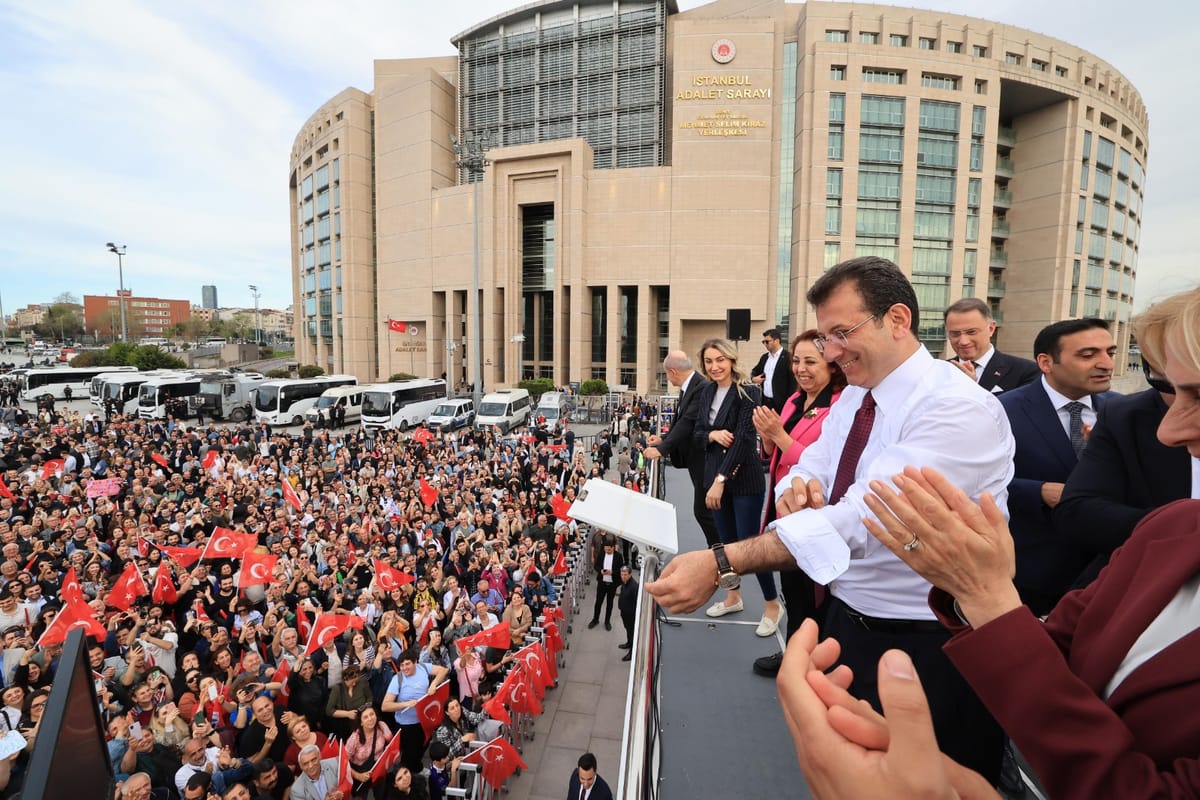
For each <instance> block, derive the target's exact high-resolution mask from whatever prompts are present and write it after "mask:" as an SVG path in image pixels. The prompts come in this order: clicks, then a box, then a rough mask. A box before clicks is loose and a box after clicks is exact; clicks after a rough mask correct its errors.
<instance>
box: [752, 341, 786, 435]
mask: <svg viewBox="0 0 1200 800" xmlns="http://www.w3.org/2000/svg"><path fill="white" fill-rule="evenodd" d="M762 337H763V338H762V343H763V347H765V348H767V352H765V353H763V354H762V357H761V358H759V359H758V363H757V364H755V365H754V369H752V370H750V377H751V379H752V380H753V381H754V382H755V383H757V384H758V385H759V386H761V387H762V391H763V405H764V406H770V407H771V408H773V409H775V413H776V414H778V413H780V412H781V411H783V404H784V403H786V402H787V399H788V398H789V397H791V396H792V395H793V394H794V393H795V392H796V376H795V375H794V374H793V373H792V356H791V354H790V353H788V351H787V350H786V349H785V348H784V346H783V342H781V341H780V338H779V337H780V333H779V329H778V328H768V329H767V330H765V331H763V333H762Z"/></svg>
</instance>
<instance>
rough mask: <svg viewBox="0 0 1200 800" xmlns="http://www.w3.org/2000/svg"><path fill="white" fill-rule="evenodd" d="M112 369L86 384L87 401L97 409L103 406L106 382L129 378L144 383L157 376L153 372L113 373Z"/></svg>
mask: <svg viewBox="0 0 1200 800" xmlns="http://www.w3.org/2000/svg"><path fill="white" fill-rule="evenodd" d="M112 369H113V368H112V367H110V368H109V371H108V372H101V373H100V374H99V375H97V376H96V377H94V378H92V381H91V383H90V384H88V399H89V400H90V401H91V403H92V405H94V406H96V407H97V408H101V407H103V406H104V384H105V383H106V382H108V381H111V380H116V379H117V378H130V377H132V378H135V379H138V380H139V382H140V381H144V380H145V379H146V378H147V377H152V376H154V375H156V374H158V373H155V372H132V373H131V372H113V371H112ZM139 376H140V377H139Z"/></svg>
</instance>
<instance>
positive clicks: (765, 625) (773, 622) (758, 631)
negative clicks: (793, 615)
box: [754, 614, 782, 639]
mask: <svg viewBox="0 0 1200 800" xmlns="http://www.w3.org/2000/svg"><path fill="white" fill-rule="evenodd" d="M780 616H782V615H780ZM778 630H779V620H777V619H771V618H770V617H768V616H767V615H766V614H763V618H762V619H760V620H759V621H758V627H757V628H755V629H754V635H755V636H761V637H763V638H764V639H765V638H767V637H768V636H774V635H775V633H776V632H777V631H778Z"/></svg>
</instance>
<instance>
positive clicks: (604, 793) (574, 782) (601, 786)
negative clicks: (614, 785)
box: [567, 767, 613, 800]
mask: <svg viewBox="0 0 1200 800" xmlns="http://www.w3.org/2000/svg"><path fill="white" fill-rule="evenodd" d="M580 788H581V787H580V786H579V768H578V767H576V768H575V771H574V772H572V773H571V782H570V783H569V784H568V785H567V800H579V789H580ZM612 796H613V795H612V789H609V788H608V784H607V783H605V782H604V778H601V777H600V776H599V775H597V776H596V782H595V783H593V784H592V791H591V794H589V795H588V800H612Z"/></svg>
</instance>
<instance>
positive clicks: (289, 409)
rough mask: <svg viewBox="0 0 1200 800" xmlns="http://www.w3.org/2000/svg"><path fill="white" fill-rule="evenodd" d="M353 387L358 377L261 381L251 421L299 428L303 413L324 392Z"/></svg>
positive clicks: (340, 376)
mask: <svg viewBox="0 0 1200 800" xmlns="http://www.w3.org/2000/svg"><path fill="white" fill-rule="evenodd" d="M357 385H358V378H356V377H354V376H353V375H319V376H317V377H315V378H280V379H278V380H273V381H263V382H262V383H260V384H259V385H258V387H257V391H256V392H255V394H254V418H255V419H256V420H258V421H259V422H265V423H267V424H268V425H300V424H302V423H303V422H304V412H306V411H308V410H309V409H310V408H312V407H313V406H314V405H316V403H317V398H319V397H320V396H321V394H322V393H323V392H324V391H325V390H326V389H332V388H333V387H335V386H357Z"/></svg>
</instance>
